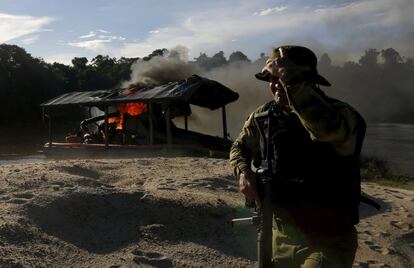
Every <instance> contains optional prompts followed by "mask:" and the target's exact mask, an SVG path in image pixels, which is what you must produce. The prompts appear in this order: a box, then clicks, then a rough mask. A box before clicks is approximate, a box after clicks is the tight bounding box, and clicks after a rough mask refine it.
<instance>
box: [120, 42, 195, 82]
mask: <svg viewBox="0 0 414 268" xmlns="http://www.w3.org/2000/svg"><path fill="white" fill-rule="evenodd" d="M187 59H188V49H187V48H185V47H182V46H177V47H175V48H172V49H171V50H169V52H167V54H166V55H158V56H154V57H152V58H151V59H150V60H148V61H145V60H142V59H141V60H138V61H137V62H136V63H135V64H133V65H132V66H131V69H132V74H131V80H130V81H127V82H124V83H123V87H128V86H129V85H131V84H141V85H147V86H158V85H163V84H167V83H169V82H175V81H180V80H183V79H185V78H187V77H189V76H191V75H192V74H194V73H196V72H197V71H196V68H195V66H192V65H189V64H187V63H186V60H187Z"/></svg>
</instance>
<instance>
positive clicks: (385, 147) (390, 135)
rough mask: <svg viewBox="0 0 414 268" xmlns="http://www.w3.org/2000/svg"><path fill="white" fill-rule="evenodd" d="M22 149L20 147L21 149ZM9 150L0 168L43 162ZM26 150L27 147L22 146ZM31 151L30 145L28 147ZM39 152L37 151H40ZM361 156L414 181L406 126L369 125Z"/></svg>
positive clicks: (413, 131)
mask: <svg viewBox="0 0 414 268" xmlns="http://www.w3.org/2000/svg"><path fill="white" fill-rule="evenodd" d="M23 146H24V145H23ZM18 147H19V148H21V146H16V145H15V146H13V147H10V146H9V147H8V148H10V151H9V152H6V153H4V151H5V150H4V149H5V148H4V145H3V150H2V151H3V153H0V165H1V164H17V163H28V162H40V161H44V156H43V155H41V154H39V153H37V154H36V153H35V152H36V150H35V149H29V150H30V151H32V153H30V152H28V151H29V150H25V152H24V153H20V152H17V151H19V150H17V148H18ZM24 147H25V148H27V146H24ZM31 148H33V145H32V146H31ZM40 149H41V148H37V150H40ZM362 153H363V154H364V155H370V156H377V157H380V158H383V159H385V160H387V161H388V163H389V165H390V168H391V169H392V171H393V172H397V173H401V174H406V175H409V176H411V177H414V125H410V124H369V125H368V128H367V133H366V138H365V142H364V146H363V149H362Z"/></svg>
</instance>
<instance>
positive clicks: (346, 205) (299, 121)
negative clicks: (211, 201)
mask: <svg viewBox="0 0 414 268" xmlns="http://www.w3.org/2000/svg"><path fill="white" fill-rule="evenodd" d="M316 64H317V59H316V56H315V54H314V53H313V52H312V51H311V50H309V49H307V48H304V47H299V46H283V47H279V48H275V49H273V52H272V56H271V58H269V59H268V60H267V62H266V66H265V67H264V68H263V70H262V72H261V73H259V74H256V78H258V79H260V80H264V81H268V82H269V87H270V90H271V92H272V94H273V96H274V99H273V100H272V101H271V102H269V103H266V104H264V105H263V106H261V107H259V108H258V109H257V110H256V111H255V112H253V113H252V114H251V115H250V116H249V117H248V119H247V121H246V122H245V124H244V126H243V129H242V131H241V133H240V135H239V137H238V138H237V139H236V141H235V142H234V143H233V146H232V148H231V152H230V162H231V164H232V165H233V166H234V168H235V174H236V175H237V176H238V177H239V183H240V191H241V192H242V193H243V194H244V195H245V197H246V199H248V200H255V201H256V204H258V205H260V197H259V195H258V193H257V191H256V186H255V184H256V174H255V172H254V171H253V170H254V169H255V168H257V163H260V160H261V154H260V150H261V149H260V139H261V138H260V135H259V131H258V126H257V125H256V123H255V120H254V115H255V114H257V113H261V112H263V111H266V110H268V109H270V107H272V105H276V106H277V107H278V108H279V109H281V110H283V114H284V115H283V116H279V117H278V118H277V122H278V124H277V126H276V132H277V135H276V134H274V135H273V136H272V139H273V143H274V148H273V151H274V153H273V154H274V155H275V157H274V158H275V163H276V164H275V166H274V168H273V173H274V174H275V178H274V179H273V183H272V200H273V201H272V202H273V203H274V207H275V209H274V215H275V216H274V228H273V249H272V250H273V258H272V263H273V265H274V267H283V268H289V267H301V268H311V267H352V263H353V260H354V257H355V252H356V248H357V232H356V229H355V227H354V225H355V224H356V223H358V220H359V214H358V205H359V199H360V190H361V189H360V175H359V161H358V160H359V154H360V150H361V146H362V141H363V138H364V134H365V128H366V125H365V122H364V120H363V119H362V117H361V116H360V115H359V114H358V112H356V111H355V110H354V109H353V108H352V107H351V106H349V105H348V104H346V103H344V102H341V101H339V100H336V99H333V98H330V97H328V96H326V95H325V94H324V93H323V91H322V90H320V88H319V85H323V86H330V83H329V82H328V81H327V80H326V79H325V78H323V77H322V76H320V75H319V74H318V72H317V69H316ZM252 164H253V166H252ZM255 164H256V166H255Z"/></svg>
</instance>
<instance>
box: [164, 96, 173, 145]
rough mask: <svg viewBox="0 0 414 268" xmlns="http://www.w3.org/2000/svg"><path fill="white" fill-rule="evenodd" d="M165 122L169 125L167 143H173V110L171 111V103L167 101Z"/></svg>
mask: <svg viewBox="0 0 414 268" xmlns="http://www.w3.org/2000/svg"><path fill="white" fill-rule="evenodd" d="M165 121H166V122H165V123H166V127H167V144H168V145H171V144H172V137H171V111H170V104H169V103H167V105H166V109H165Z"/></svg>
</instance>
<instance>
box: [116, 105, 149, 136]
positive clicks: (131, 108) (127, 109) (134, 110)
mask: <svg viewBox="0 0 414 268" xmlns="http://www.w3.org/2000/svg"><path fill="white" fill-rule="evenodd" d="M117 109H118V112H119V117H112V118H109V120H108V122H109V123H117V126H116V129H120V130H121V129H122V128H123V123H124V115H125V114H129V115H131V116H138V115H140V114H143V113H145V112H147V111H148V107H147V105H146V104H145V103H143V102H137V103H121V104H118V106H117Z"/></svg>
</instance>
